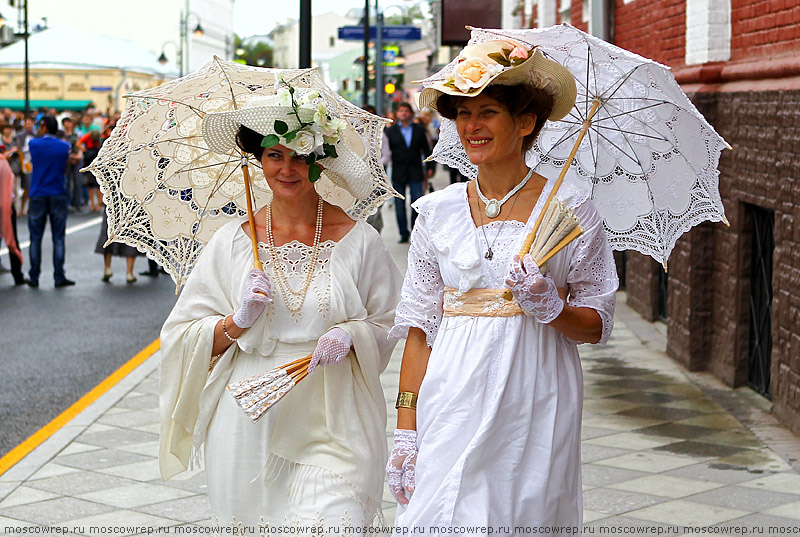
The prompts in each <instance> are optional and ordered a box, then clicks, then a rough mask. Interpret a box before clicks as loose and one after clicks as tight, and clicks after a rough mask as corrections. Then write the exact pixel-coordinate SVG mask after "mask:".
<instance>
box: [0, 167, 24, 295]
mask: <svg viewBox="0 0 800 537" xmlns="http://www.w3.org/2000/svg"><path fill="white" fill-rule="evenodd" d="M14 190H15V181H14V172H12V171H11V166H9V164H8V159H7V157H6V154H3V155H0V238H2V239H5V241H6V245H7V246H8V258H9V261H10V262H11V275H12V276H13V277H14V285H23V284H26V283H28V280H27V279H25V276H24V275H23V273H22V252H20V250H19V239H18V238H17V210H16V207H14Z"/></svg>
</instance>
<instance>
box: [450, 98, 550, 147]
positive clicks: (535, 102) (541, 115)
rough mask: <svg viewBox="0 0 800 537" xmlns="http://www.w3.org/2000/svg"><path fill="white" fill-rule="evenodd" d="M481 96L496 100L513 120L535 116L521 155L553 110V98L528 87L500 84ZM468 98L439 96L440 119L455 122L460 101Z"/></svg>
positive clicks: (537, 134)
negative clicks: (526, 115) (534, 122)
mask: <svg viewBox="0 0 800 537" xmlns="http://www.w3.org/2000/svg"><path fill="white" fill-rule="evenodd" d="M481 95H486V96H487V97H491V98H492V99H494V100H496V101H497V102H498V103H499V104H500V105H501V106H503V107H504V108H505V109H506V110H508V113H509V114H511V117H513V118H515V119H516V118H518V117H519V116H521V115H524V114H535V115H536V124H535V125H534V127H533V131H531V133H530V134H528V135H527V136H525V137H524V138H523V139H522V152H523V153H526V152H527V151H528V150H529V149H530V148H531V147H533V142H534V141H536V137H537V136H539V132H540V131H541V130H542V127H544V122H545V121H547V117H548V116H549V115H550V112H551V111H552V110H553V98H552V97H550V95H548V94H547V92H545V91H544V90H543V89H540V88H535V87H533V86H529V85H523V84H519V85H515V86H504V85H502V84H493V85H491V86H489V87H487V88H486V89H484V90H483V92H481ZM470 98H471V97H460V96H457V95H447V94H444V95H441V96H439V99H438V101H437V102H436V108H437V109H438V110H439V114H441V115H442V117H446V118H447V119H451V120H455V119H456V116H457V115H458V105H459V103H461V100H462V99H470Z"/></svg>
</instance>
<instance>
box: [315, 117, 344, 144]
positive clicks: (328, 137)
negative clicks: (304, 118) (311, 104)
mask: <svg viewBox="0 0 800 537" xmlns="http://www.w3.org/2000/svg"><path fill="white" fill-rule="evenodd" d="M346 126H347V121H345V120H344V119H342V118H340V117H334V118H332V119H331V120H330V121H328V122H327V123H325V125H321V127H322V134H323V136H324V137H325V142H326V143H329V144H332V145H335V144H337V143H339V139H340V137H341V135H342V131H343V130H344V128H345V127H346Z"/></svg>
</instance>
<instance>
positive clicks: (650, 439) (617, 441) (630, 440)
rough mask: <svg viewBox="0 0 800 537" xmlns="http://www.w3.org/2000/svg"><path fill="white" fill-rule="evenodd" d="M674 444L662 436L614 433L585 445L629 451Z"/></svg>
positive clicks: (673, 440)
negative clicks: (622, 448) (619, 448)
mask: <svg viewBox="0 0 800 537" xmlns="http://www.w3.org/2000/svg"><path fill="white" fill-rule="evenodd" d="M674 442H675V439H674V438H667V437H663V436H649V435H645V434H637V433H616V434H610V435H606V436H601V437H599V438H592V439H589V440H586V441H585V443H587V444H596V445H598V446H609V447H625V448H626V449H631V450H636V451H639V450H643V449H652V448H656V447H659V446H664V445H667V444H672V443H674Z"/></svg>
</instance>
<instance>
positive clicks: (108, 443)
mask: <svg viewBox="0 0 800 537" xmlns="http://www.w3.org/2000/svg"><path fill="white" fill-rule="evenodd" d="M78 440H80V441H81V442H84V443H86V444H92V445H95V446H102V447H107V448H111V447H113V448H117V449H119V447H120V446H123V445H128V444H141V443H142V442H153V443H157V442H158V435H155V434H152V433H146V432H144V431H136V430H133V429H123V428H116V429H115V430H112V431H103V432H100V433H90V434H82V435H81V436H79V437H78Z"/></svg>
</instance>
